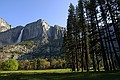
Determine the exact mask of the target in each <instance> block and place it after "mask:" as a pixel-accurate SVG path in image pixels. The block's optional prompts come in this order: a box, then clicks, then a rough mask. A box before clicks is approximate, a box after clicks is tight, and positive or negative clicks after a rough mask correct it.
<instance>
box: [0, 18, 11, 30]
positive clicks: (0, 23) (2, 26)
mask: <svg viewBox="0 0 120 80" xmlns="http://www.w3.org/2000/svg"><path fill="white" fill-rule="evenodd" d="M10 28H11V26H10V25H9V24H8V23H7V22H6V21H4V20H3V19H2V18H0V32H4V31H7V30H9V29H10Z"/></svg>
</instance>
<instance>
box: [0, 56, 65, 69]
mask: <svg viewBox="0 0 120 80" xmlns="http://www.w3.org/2000/svg"><path fill="white" fill-rule="evenodd" d="M65 64H66V62H65V60H63V59H51V60H48V59H47V58H46V59H42V58H35V59H32V60H15V59H13V58H11V59H8V60H0V70H8V71H14V70H40V69H63V68H66V65H65Z"/></svg>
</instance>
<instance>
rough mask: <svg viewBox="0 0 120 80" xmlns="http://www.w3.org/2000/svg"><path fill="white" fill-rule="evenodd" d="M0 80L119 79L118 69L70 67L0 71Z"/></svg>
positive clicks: (119, 72)
mask: <svg viewBox="0 0 120 80" xmlns="http://www.w3.org/2000/svg"><path fill="white" fill-rule="evenodd" d="M0 80H120V71H111V72H105V71H101V72H93V71H91V72H88V73H87V72H83V73H82V72H72V71H71V70H70V69H49V70H21V71H1V72H0Z"/></svg>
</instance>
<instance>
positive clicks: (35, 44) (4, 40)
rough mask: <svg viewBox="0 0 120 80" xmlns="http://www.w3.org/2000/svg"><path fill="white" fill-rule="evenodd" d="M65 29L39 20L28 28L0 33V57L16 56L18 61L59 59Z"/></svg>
mask: <svg viewBox="0 0 120 80" xmlns="http://www.w3.org/2000/svg"><path fill="white" fill-rule="evenodd" d="M64 31H65V28H63V27H60V26H58V25H55V26H50V25H48V24H47V23H46V22H45V21H44V20H42V19H39V20H37V21H35V22H32V23H29V24H27V25H26V26H17V27H15V28H8V29H7V30H5V31H2V32H0V57H1V56H3V55H2V54H4V55H6V54H7V55H6V59H8V58H10V57H11V56H13V55H14V58H16V59H32V58H36V57H43V58H46V57H47V58H50V57H59V56H60V54H61V51H60V49H61V46H62V39H63V36H64Z"/></svg>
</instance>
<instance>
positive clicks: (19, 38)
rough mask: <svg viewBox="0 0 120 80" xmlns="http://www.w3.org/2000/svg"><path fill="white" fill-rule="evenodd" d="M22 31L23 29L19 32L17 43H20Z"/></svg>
mask: <svg viewBox="0 0 120 80" xmlns="http://www.w3.org/2000/svg"><path fill="white" fill-rule="evenodd" d="M23 30H24V28H23V29H22V30H21V32H20V35H19V37H18V39H17V43H19V42H21V39H22V34H23Z"/></svg>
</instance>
